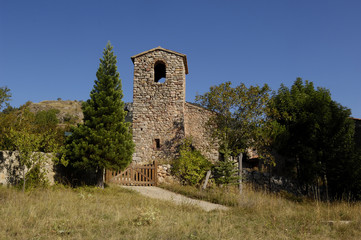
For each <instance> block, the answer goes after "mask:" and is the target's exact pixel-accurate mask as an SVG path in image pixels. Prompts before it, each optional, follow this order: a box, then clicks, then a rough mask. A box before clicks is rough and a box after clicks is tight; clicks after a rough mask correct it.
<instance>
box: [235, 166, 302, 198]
mask: <svg viewBox="0 0 361 240" xmlns="http://www.w3.org/2000/svg"><path fill="white" fill-rule="evenodd" d="M242 174H243V181H244V182H246V183H250V184H252V186H253V187H254V188H256V189H263V190H270V191H271V192H280V191H286V192H289V193H293V194H295V195H300V194H301V193H300V191H299V189H298V187H297V185H296V184H295V183H294V182H292V181H291V180H289V179H286V178H284V177H279V176H271V177H270V175H269V173H263V172H259V171H252V170H249V169H243V171H242Z"/></svg>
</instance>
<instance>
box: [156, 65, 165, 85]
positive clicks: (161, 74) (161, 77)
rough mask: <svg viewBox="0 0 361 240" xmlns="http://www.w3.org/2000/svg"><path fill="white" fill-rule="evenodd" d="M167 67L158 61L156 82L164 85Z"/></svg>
mask: <svg viewBox="0 0 361 240" xmlns="http://www.w3.org/2000/svg"><path fill="white" fill-rule="evenodd" d="M165 73H166V67H165V63H164V62H162V61H157V62H156V63H155V64H154V82H159V83H164V82H165V80H166V79H165Z"/></svg>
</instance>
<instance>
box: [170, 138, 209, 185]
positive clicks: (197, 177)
mask: <svg viewBox="0 0 361 240" xmlns="http://www.w3.org/2000/svg"><path fill="white" fill-rule="evenodd" d="M210 168H211V163H210V162H209V161H208V160H207V159H206V158H205V157H204V156H203V155H202V154H201V152H200V151H198V150H196V149H195V148H194V147H193V146H192V140H191V139H189V138H186V139H184V141H183V143H182V145H181V146H180V149H179V158H178V159H175V160H174V162H173V168H172V171H173V172H174V174H175V175H176V176H177V177H178V178H179V179H180V180H181V181H182V183H184V184H189V185H192V186H194V185H198V184H200V182H201V181H202V179H203V178H204V177H205V174H206V173H207V171H208V170H210Z"/></svg>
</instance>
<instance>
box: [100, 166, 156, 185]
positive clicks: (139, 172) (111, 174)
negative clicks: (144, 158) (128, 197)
mask: <svg viewBox="0 0 361 240" xmlns="http://www.w3.org/2000/svg"><path fill="white" fill-rule="evenodd" d="M157 169H158V166H157V163H156V161H154V162H153V163H152V164H146V165H135V164H134V165H133V164H131V165H130V166H129V167H128V168H126V169H125V170H124V171H110V170H107V171H106V174H105V181H106V182H108V183H117V184H121V185H127V186H157V176H158V173H157Z"/></svg>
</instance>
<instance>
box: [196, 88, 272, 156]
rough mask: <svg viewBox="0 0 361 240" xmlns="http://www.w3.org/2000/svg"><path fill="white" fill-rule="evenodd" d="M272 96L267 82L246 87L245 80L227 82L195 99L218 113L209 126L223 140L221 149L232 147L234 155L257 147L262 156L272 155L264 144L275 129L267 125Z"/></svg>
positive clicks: (225, 149)
mask: <svg viewBox="0 0 361 240" xmlns="http://www.w3.org/2000/svg"><path fill="white" fill-rule="evenodd" d="M269 97H270V88H269V87H268V85H266V84H265V85H264V86H263V87H259V86H250V87H249V88H247V87H246V85H244V84H243V83H241V84H240V85H238V86H236V87H232V86H231V82H226V83H222V84H220V85H218V86H213V87H211V88H210V90H209V92H207V93H205V94H203V95H198V96H196V102H197V103H199V104H200V105H201V106H203V107H205V108H207V109H209V110H211V111H213V112H215V113H217V114H215V115H214V116H213V117H212V118H211V119H210V121H209V126H210V130H211V132H212V135H213V137H214V138H216V139H218V140H219V141H220V150H221V151H223V152H224V151H228V149H229V150H230V155H231V156H237V155H238V154H239V153H241V152H245V151H246V149H248V148H256V149H257V150H258V152H259V155H260V156H261V157H264V158H269V157H270V155H269V154H267V151H266V150H268V149H266V148H265V146H266V145H267V144H266V143H267V142H266V141H267V140H268V139H269V138H270V136H271V132H272V131H274V129H273V128H269V127H267V126H268V124H269V123H268V121H267V115H266V112H267V111H268V105H267V103H268V101H269ZM214 126H217V127H214Z"/></svg>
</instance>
